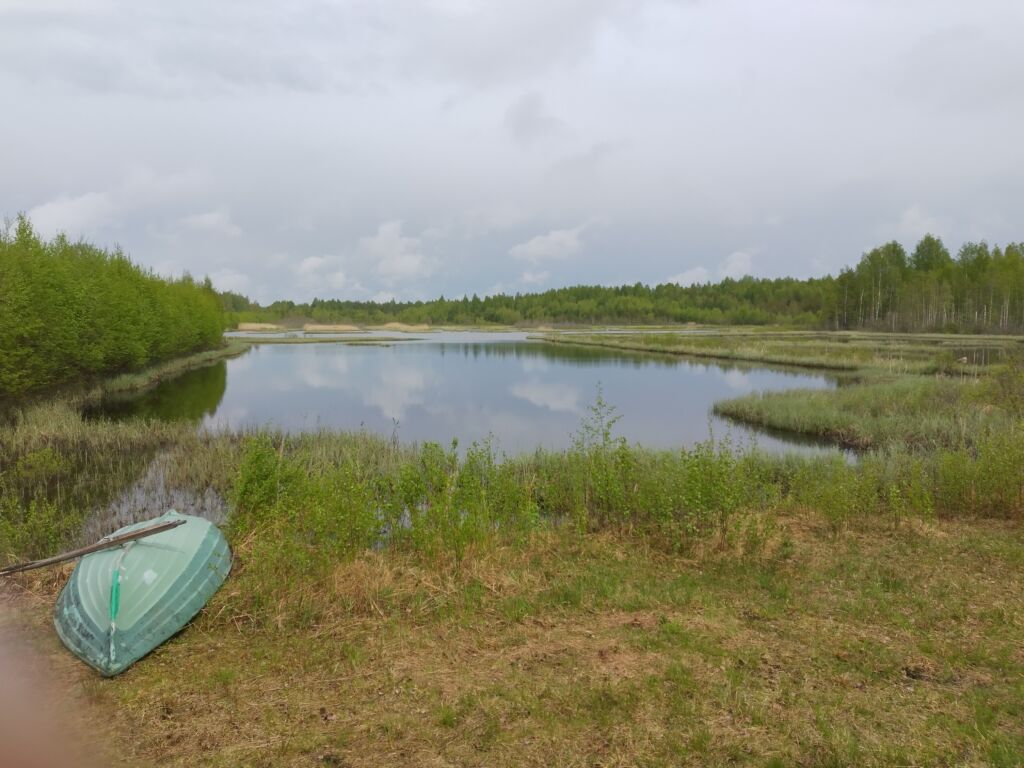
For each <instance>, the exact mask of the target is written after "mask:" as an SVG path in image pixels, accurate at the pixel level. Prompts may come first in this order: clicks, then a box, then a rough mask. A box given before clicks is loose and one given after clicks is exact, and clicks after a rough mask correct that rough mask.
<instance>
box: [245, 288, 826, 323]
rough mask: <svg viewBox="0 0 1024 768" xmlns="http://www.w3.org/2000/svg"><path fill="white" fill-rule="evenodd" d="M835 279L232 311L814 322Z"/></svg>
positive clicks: (517, 319) (444, 318)
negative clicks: (832, 280)
mask: <svg viewBox="0 0 1024 768" xmlns="http://www.w3.org/2000/svg"><path fill="white" fill-rule="evenodd" d="M830 282H831V280H830V279H828V278H826V279H824V280H795V279H792V278H782V279H775V280H765V279H757V278H753V277H744V278H742V279H740V280H732V279H726V280H723V281H722V282H720V283H716V284H707V285H696V286H690V287H682V286H679V285H676V284H674V283H666V284H664V285H659V286H657V287H654V288H651V287H649V286H646V285H643V284H641V283H637V284H636V285H627V286H621V287H618V288H606V287H604V286H586V285H582V286H574V287H571V288H557V289H554V290H550V291H545V292H543V293H526V294H518V293H517V294H515V295H505V294H499V295H497V296H487V297H485V298H480V297H479V296H475V295H474V296H472V297H463V298H459V299H446V298H444V297H443V296H442V297H441V298H439V299H435V300H433V301H413V302H395V301H390V302H386V303H382V304H378V303H374V302H362V301H341V300H337V299H314V300H313V301H312V302H310V303H308V304H296V303H295V302H291V301H277V302H274V303H273V304H270V305H269V306H267V307H261V308H257V307H255V306H253V307H250V308H249V309H248V310H239V309H231V308H229V305H228V304H225V309H226V311H228V312H229V315H228V317H229V321H230V322H231V323H232V324H233V323H236V322H239V321H241V322H246V321H271V322H279V321H287V320H299V319H304V320H312V321H314V322H320V323H367V324H373V323H384V322H390V321H397V322H402V323H410V324H415V323H429V324H431V325H444V324H451V325H459V324H474V323H497V324H504V325H515V324H533V325H539V324H543V323H584V324H586V323H630V324H641V323H687V322H699V323H719V324H768V323H793V322H795V323H799V324H802V325H813V324H815V323H817V322H818V321H819V318H820V317H821V316H822V315H823V314H824V313H826V311H827V309H828V307H827V297H828V296H829V292H828V286H829V284H830Z"/></svg>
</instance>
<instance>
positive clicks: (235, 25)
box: [0, 0, 1024, 301]
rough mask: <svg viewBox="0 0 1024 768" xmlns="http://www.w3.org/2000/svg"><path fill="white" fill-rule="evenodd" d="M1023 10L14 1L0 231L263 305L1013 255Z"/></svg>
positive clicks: (6, 61)
mask: <svg viewBox="0 0 1024 768" xmlns="http://www.w3.org/2000/svg"><path fill="white" fill-rule="evenodd" d="M1022 39H1024V2H1021V1H1020V0H904V1H901V0H777V1H774V2H773V1H772V0H694V1H692V2H684V1H681V0H675V1H670V0H662V1H657V0H650V1H645V0H623V1H621V2H620V1H619V0H503V1H502V2H499V1H498V0H491V1H490V2H484V1H483V0H421V1H420V2H414V1H413V0H361V1H358V2H334V3H331V2H311V1H306V0H292V1H291V2H288V1H286V0H273V1H272V2H266V1H264V0H219V1H218V2H210V1H209V0H175V1H174V2H168V1H167V0H161V1H160V2H152V1H149V0H125V1H121V0H0V90H2V94H3V100H2V102H0V103H2V105H3V109H2V117H0V216H13V215H14V214H15V213H17V212H19V211H27V212H29V213H30V215H31V217H32V219H33V221H34V222H35V224H36V225H37V228H38V229H39V230H41V231H42V232H43V233H44V234H47V235H49V234H52V233H54V232H55V231H58V230H64V231H66V232H67V233H68V234H69V235H70V236H72V237H73V238H77V237H79V236H84V237H86V238H87V239H89V240H92V241H93V242H96V243H98V244H101V245H108V246H109V245H115V244H120V245H121V246H122V247H123V248H124V249H125V250H126V251H127V252H128V253H130V255H131V256H132V258H133V259H134V260H136V261H137V262H139V263H142V264H145V265H147V266H150V267H153V268H154V269H156V270H157V271H159V272H161V273H164V274H180V273H181V272H182V271H183V270H188V271H190V272H191V273H193V274H194V275H197V276H199V275H204V274H209V275H210V276H211V277H212V279H213V281H214V283H215V284H216V285H217V286H218V287H219V288H223V289H231V290H237V291H241V292H243V293H246V294H249V295H251V296H253V297H255V298H257V299H259V300H261V301H267V300H271V299H274V298H292V299H295V300H308V299H311V298H313V297H314V296H321V297H341V298H355V299H366V298H378V299H379V298H387V297H391V296H394V297H397V298H400V299H404V298H427V297H433V296H436V295H438V294H440V293H444V294H445V295H448V296H460V295H462V294H463V293H473V292H477V293H480V294H484V293H492V292H495V291H506V292H512V291H516V290H531V291H532V290H539V289H544V288H548V287H554V286H561V285H567V284H576V283H603V284H621V283H633V282H636V281H643V282H647V283H658V282H666V281H669V280H675V281H679V282H691V281H693V280H705V279H711V280H716V279H718V278H720V277H722V276H729V275H731V276H739V275H742V274H744V273H750V274H755V275H759V276H776V275H795V276H799V277H804V276H809V275H818V274H822V273H825V272H830V271H836V270H838V269H839V268H840V267H842V266H843V265H846V264H850V263H853V262H855V261H856V260H857V258H858V257H859V255H860V254H861V253H862V252H863V251H864V250H866V249H868V248H870V247H872V246H873V245H875V244H877V243H879V242H882V241H885V240H889V239H892V238H896V239H899V240H900V241H902V242H904V243H905V244H907V245H908V246H911V245H912V244H913V242H914V241H915V240H916V239H917V238H918V237H920V235H921V234H923V233H924V232H925V231H932V232H935V233H936V234H939V235H940V236H942V237H943V238H944V239H945V240H946V242H947V244H949V245H951V246H952V247H954V248H955V247H958V246H959V244H960V243H961V242H963V241H964V240H967V239H980V238H987V239H988V240H989V241H990V242H999V243H1003V242H1006V241H1009V240H1021V239H1024V226H1022V223H1024V147H1022V136H1024V133H1022V130H1024V129H1022V126H1024V45H1022V43H1021V40H1022Z"/></svg>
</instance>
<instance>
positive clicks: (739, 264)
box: [718, 251, 754, 280]
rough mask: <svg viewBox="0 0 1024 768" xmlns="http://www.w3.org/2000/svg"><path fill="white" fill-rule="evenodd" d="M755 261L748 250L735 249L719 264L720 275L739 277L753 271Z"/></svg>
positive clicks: (720, 276) (721, 276)
mask: <svg viewBox="0 0 1024 768" xmlns="http://www.w3.org/2000/svg"><path fill="white" fill-rule="evenodd" d="M753 264H754V261H753V259H752V258H751V256H750V254H749V253H747V252H746V251H733V252H732V253H730V254H729V255H728V256H726V257H725V258H724V259H722V263H721V264H719V265H718V277H719V278H724V277H731V278H733V279H737V280H738V279H739V278H741V277H744V276H745V275H749V274H750V273H751V272H752V271H753Z"/></svg>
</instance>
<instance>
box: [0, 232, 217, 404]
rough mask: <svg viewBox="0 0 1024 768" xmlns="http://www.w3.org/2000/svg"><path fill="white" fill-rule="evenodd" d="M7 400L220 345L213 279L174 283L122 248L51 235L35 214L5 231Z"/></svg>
mask: <svg viewBox="0 0 1024 768" xmlns="http://www.w3.org/2000/svg"><path fill="white" fill-rule="evenodd" d="M0 291H2V292H3V293H2V296H0V397H11V396H16V395H20V394H22V393H24V392H27V391H30V390H34V389H39V388H42V387H50V386H53V385H57V384H65V383H67V382H74V381H78V380H82V379H86V378H89V377H94V376H98V375H101V374H102V375H107V374H111V373H119V372H130V371H137V370H139V369H141V368H143V367H145V366H147V365H151V364H152V363H154V362H160V361H163V360H168V359H171V358H174V357H178V356H181V355H185V354H188V353H192V352H196V351H199V350H203V349H208V348H212V347H217V346H219V345H220V344H221V336H222V333H223V328H224V319H223V312H222V310H221V306H220V301H219V299H218V297H217V294H216V292H215V291H214V290H213V287H212V285H210V284H209V282H207V283H205V284H202V285H200V284H197V283H195V282H194V281H193V280H192V279H191V278H189V277H185V278H182V279H180V280H164V279H162V278H159V277H157V276H155V275H153V274H151V273H148V272H146V271H145V270H143V269H141V268H140V267H138V266H136V265H134V264H132V263H131V261H129V259H128V258H127V257H126V256H125V255H124V254H122V253H121V252H119V251H115V252H108V251H104V250H102V249H99V248H95V247H93V246H91V245H88V244H87V243H83V242H77V243H72V242H70V241H69V240H67V239H66V238H65V237H64V236H62V235H60V236H57V237H56V238H54V239H53V240H51V241H49V242H46V241H43V240H42V239H40V238H39V236H38V235H37V234H36V233H35V232H34V231H33V229H32V226H31V224H30V223H29V221H28V220H27V219H26V218H25V217H19V218H18V220H17V222H16V223H15V224H14V226H13V228H0Z"/></svg>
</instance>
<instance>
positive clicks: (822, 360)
mask: <svg viewBox="0 0 1024 768" xmlns="http://www.w3.org/2000/svg"><path fill="white" fill-rule="evenodd" d="M542 338H543V339H544V340H545V341H547V342H550V343H556V344H559V343H560V344H577V345H586V346H595V347H605V348H609V349H625V350H630V351H635V352H658V353H664V354H674V355H685V356H689V357H708V358H716V359H721V360H744V361H748V362H756V363H768V364H774V365H797V366H801V367H804V368H821V369H825V370H834V371H847V372H854V371H868V370H870V371H881V372H886V373H890V374H905V373H972V374H973V373H977V372H978V371H979V370H982V369H984V368H985V367H986V366H988V365H991V364H994V363H999V362H1001V361H1002V360H1004V359H1005V358H1006V357H1007V356H1008V355H1010V354H1013V353H1015V352H1020V351H1024V340H1022V339H1021V337H1016V336H959V335H952V334H945V335H943V334H884V333H855V332H843V333H825V332H816V331H783V332H777V331H776V332H773V331H750V330H721V331H718V330H716V331H713V332H709V331H700V332H696V333H694V332H690V333H648V334H643V333H641V334H632V333H629V334H600V335H599V334H572V333H564V334H548V335H545V336H543V337H542Z"/></svg>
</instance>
